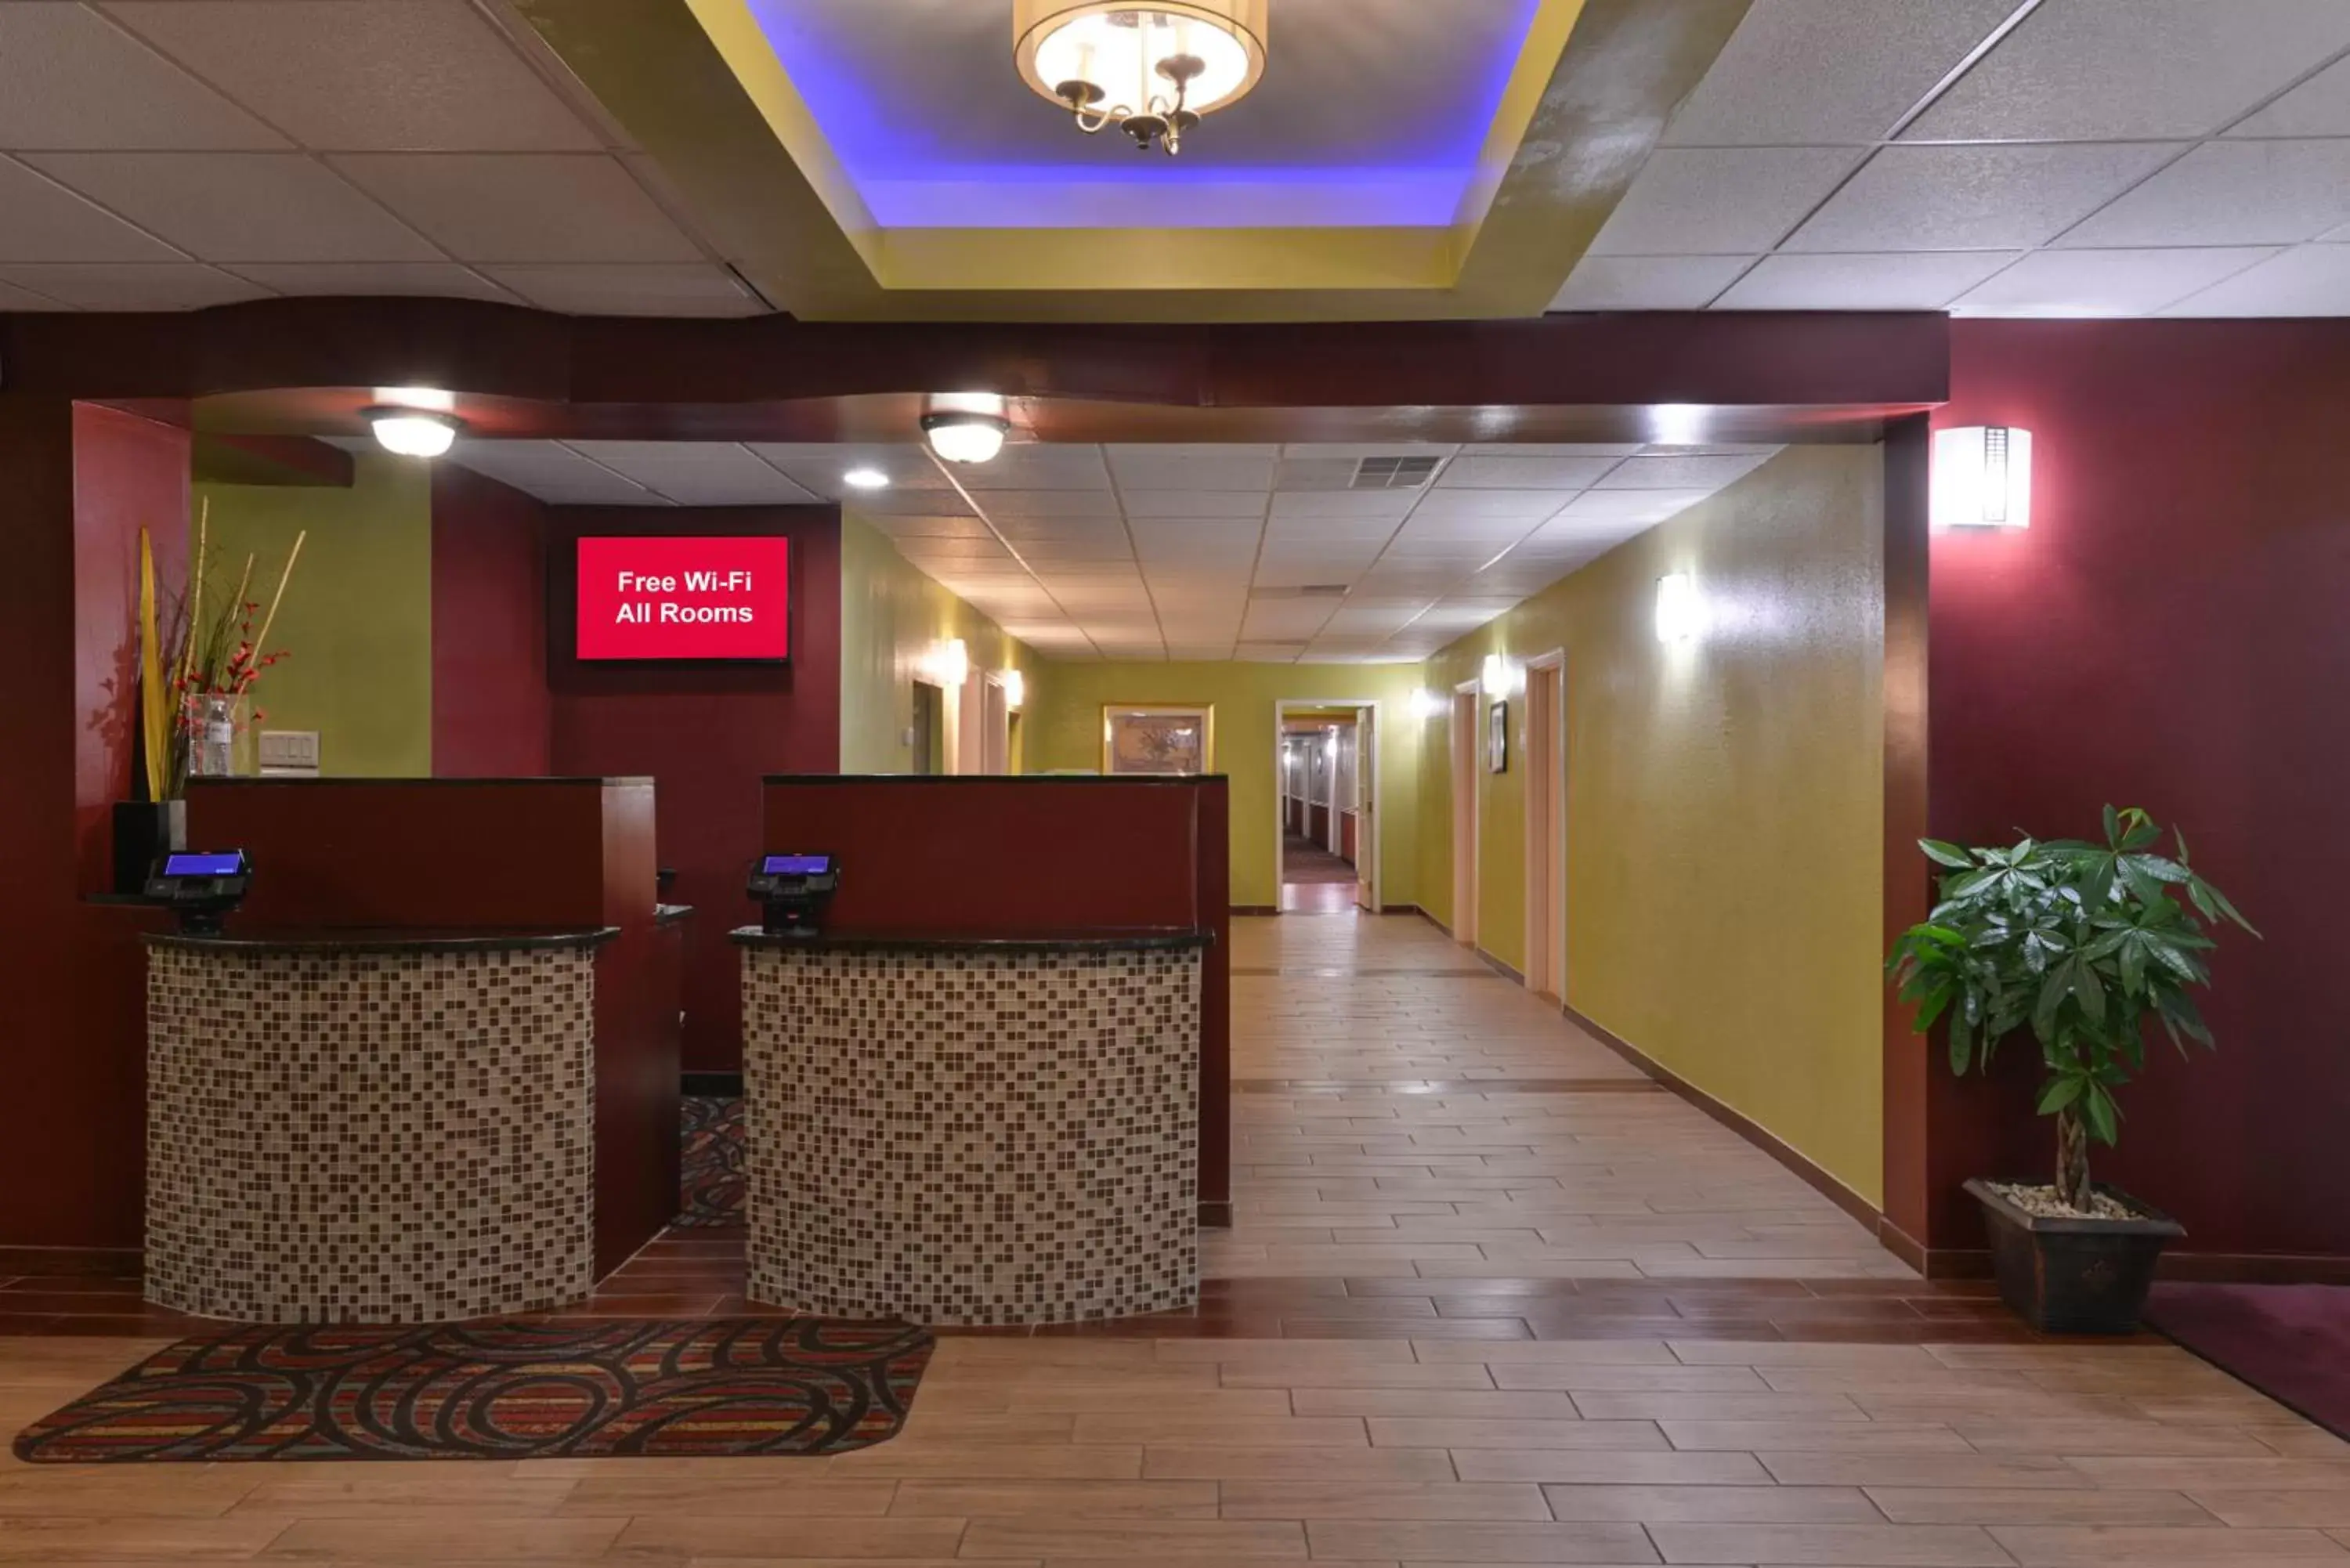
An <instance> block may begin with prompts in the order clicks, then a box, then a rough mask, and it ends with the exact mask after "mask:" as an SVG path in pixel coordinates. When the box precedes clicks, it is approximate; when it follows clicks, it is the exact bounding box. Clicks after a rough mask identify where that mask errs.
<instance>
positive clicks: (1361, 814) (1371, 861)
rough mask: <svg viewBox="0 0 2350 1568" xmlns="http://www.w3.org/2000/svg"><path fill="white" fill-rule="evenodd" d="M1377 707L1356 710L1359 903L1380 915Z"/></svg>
mask: <svg viewBox="0 0 2350 1568" xmlns="http://www.w3.org/2000/svg"><path fill="white" fill-rule="evenodd" d="M1375 711H1376V710H1373V709H1370V708H1363V709H1359V710H1357V712H1356V714H1355V798H1354V800H1353V801H1352V802H1351V803H1350V804H1351V805H1353V806H1354V808H1355V906H1356V908H1357V909H1367V910H1368V911H1369V912H1370V913H1372V914H1374V915H1376V914H1378V912H1379V895H1378V880H1379V878H1378V854H1379V823H1378V816H1377V815H1375V813H1376V810H1377V807H1378V798H1379V797H1378V789H1377V788H1376V787H1375V777H1374V775H1375V774H1377V772H1378V755H1379V752H1378V743H1377V742H1378V735H1377V733H1376V732H1374V731H1373V729H1372V722H1371V721H1372V714H1373V713H1374V712H1375Z"/></svg>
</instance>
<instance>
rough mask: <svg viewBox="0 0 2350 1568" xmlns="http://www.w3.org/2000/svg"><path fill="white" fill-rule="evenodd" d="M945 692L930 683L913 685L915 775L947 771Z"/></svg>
mask: <svg viewBox="0 0 2350 1568" xmlns="http://www.w3.org/2000/svg"><path fill="white" fill-rule="evenodd" d="M945 695H946V694H945V693H944V692H942V691H940V690H939V689H938V688H937V687H935V686H933V685H931V683H930V682H929V681H927V680H917V681H915V682H914V725H913V730H914V772H916V773H918V774H942V773H944V772H946V771H947V770H946V753H947V748H946V735H945V728H946V701H945Z"/></svg>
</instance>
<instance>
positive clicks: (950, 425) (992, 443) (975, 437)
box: [922, 414, 1012, 462]
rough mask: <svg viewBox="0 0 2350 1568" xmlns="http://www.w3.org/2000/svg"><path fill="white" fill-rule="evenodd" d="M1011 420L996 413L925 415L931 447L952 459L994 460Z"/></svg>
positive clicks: (950, 460)
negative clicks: (1004, 418)
mask: <svg viewBox="0 0 2350 1568" xmlns="http://www.w3.org/2000/svg"><path fill="white" fill-rule="evenodd" d="M1011 430H1012V426H1011V423H1010V421H1006V420H1003V419H1001V418H999V417H998V416H996V415H994V414H924V415H923V416H922V433H923V434H924V435H926V436H928V437H930V439H931V451H932V452H937V453H938V454H939V455H940V456H941V457H942V458H944V459H946V460H947V461H948V462H993V461H994V460H995V454H996V453H997V452H1002V451H1003V438H1004V437H1005V436H1006V435H1007V434H1009V433H1010V432H1011Z"/></svg>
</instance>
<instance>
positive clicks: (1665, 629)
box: [1657, 572, 1705, 642]
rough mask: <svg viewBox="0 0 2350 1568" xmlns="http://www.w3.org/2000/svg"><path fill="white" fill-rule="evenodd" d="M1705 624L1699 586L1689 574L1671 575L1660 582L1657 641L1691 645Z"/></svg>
mask: <svg viewBox="0 0 2350 1568" xmlns="http://www.w3.org/2000/svg"><path fill="white" fill-rule="evenodd" d="M1704 621H1705V606H1704V604H1703V603H1702V602H1701V601H1700V599H1699V598H1698V597H1697V584H1696V582H1695V581H1694V580H1692V579H1691V577H1690V575H1689V574H1688V573H1687V572H1668V573H1666V574H1665V575H1664V576H1661V577H1659V578H1658V579H1657V640H1658V641H1659V642H1687V641H1689V640H1690V639H1691V638H1693V637H1695V636H1697V634H1698V632H1699V631H1700V629H1702V628H1703V625H1704Z"/></svg>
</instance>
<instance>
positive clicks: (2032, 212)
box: [1553, 0, 2350, 316]
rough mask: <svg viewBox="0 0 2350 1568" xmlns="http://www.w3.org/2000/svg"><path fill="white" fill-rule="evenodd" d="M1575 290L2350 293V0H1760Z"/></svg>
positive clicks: (1697, 299)
mask: <svg viewBox="0 0 2350 1568" xmlns="http://www.w3.org/2000/svg"><path fill="white" fill-rule="evenodd" d="M1553 308H1555V309H1558V310H1692V309H1700V308H1711V309H1717V310H1884V309H1916V310H1942V309H1948V310H1950V311H1953V312H1955V313H1958V314H1960V315H1970V316H2155V315H2166V316H2338V315H2345V314H2350V0H1754V5H1753V8H1752V10H1751V11H1749V12H1748V14H1747V16H1746V19H1745V21H1744V22H1743V23H1742V24H1741V25H1740V26H1739V29H1738V31H1737V33H1736V34H1735V35H1733V36H1732V37H1731V40H1730V43H1729V45H1728V47H1726V48H1725V49H1724V50H1723V51H1722V55H1721V58H1720V59H1719V60H1718V61H1717V62H1716V63H1715V65H1714V67H1713V69H1712V70H1711V72H1710V73H1708V75H1707V76H1706V78H1705V79H1704V80H1703V81H1702V82H1700V84H1699V85H1698V88H1697V90H1696V91H1695V92H1693V93H1691V94H1690V97H1689V99H1688V100H1687V101H1685V102H1684V103H1683V104H1682V105H1681V106H1680V109H1679V111H1678V112H1676V114H1675V115H1674V116H1673V119H1672V120H1671V122H1670V123H1669V125H1668V127H1667V128H1666V131H1665V136H1664V140H1663V145H1661V146H1660V147H1659V149H1658V150H1657V151H1656V152H1654V153H1653V154H1651V155H1650V157H1649V159H1648V163H1647V164H1646V165H1645V166H1644V167H1643V168H1642V169H1641V171H1640V174H1639V176H1638V179H1636V180H1635V181H1634V182H1633V185H1632V189H1631V191H1630V192H1628V194H1627V197H1626V199H1625V201H1624V202H1623V204H1622V205H1621V207H1619V208H1618V210H1617V212H1616V213H1615V214H1614V216H1613V217H1611V218H1610V219H1609V221H1608V223H1607V226H1606V227H1605V228H1604V229H1602V230H1601V232H1600V234H1599V236H1598V238H1597V239H1596V241H1595V242H1594V244H1593V245H1592V247H1591V254H1589V255H1588V256H1586V258H1585V259H1584V261H1583V262H1582V263H1581V264H1580V265H1577V266H1576V268H1575V272H1574V274H1573V275H1571V276H1570V277H1569V278H1568V279H1567V282H1566V286H1565V288H1564V289H1563V290H1561V291H1560V293H1559V296H1558V298H1557V300H1556V302H1555V305H1554V306H1553Z"/></svg>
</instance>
